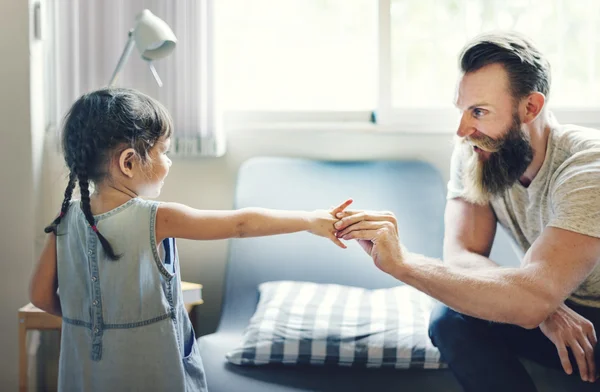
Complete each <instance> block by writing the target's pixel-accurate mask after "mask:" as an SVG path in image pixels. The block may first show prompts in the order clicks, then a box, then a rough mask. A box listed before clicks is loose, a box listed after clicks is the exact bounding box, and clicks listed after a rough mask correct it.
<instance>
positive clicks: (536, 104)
mask: <svg viewBox="0 0 600 392" xmlns="http://www.w3.org/2000/svg"><path fill="white" fill-rule="evenodd" d="M521 104H522V106H523V109H522V113H524V116H523V123H525V124H529V123H531V122H533V121H534V120H535V119H536V118H537V117H538V116H539V115H540V113H542V109H543V108H544V105H545V104H546V96H545V95H544V94H542V93H539V92H534V93H531V94H529V95H528V96H527V97H525V99H524V100H523V102H522V103H521Z"/></svg>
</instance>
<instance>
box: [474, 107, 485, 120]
mask: <svg viewBox="0 0 600 392" xmlns="http://www.w3.org/2000/svg"><path fill="white" fill-rule="evenodd" d="M484 114H485V110H483V109H479V108H475V109H473V117H475V118H479V117H481V116H483V115H484Z"/></svg>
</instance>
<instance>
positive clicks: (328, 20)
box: [215, 0, 377, 111]
mask: <svg viewBox="0 0 600 392" xmlns="http://www.w3.org/2000/svg"><path fill="white" fill-rule="evenodd" d="M215 15H216V16H215V17H216V20H215V35H216V40H217V42H216V46H215V51H216V56H217V57H216V69H217V72H218V76H217V77H218V86H219V90H220V95H221V97H222V98H223V101H222V103H223V105H224V107H225V108H226V109H228V110H244V111H247V110H250V111H255V110H258V111H295V110H299V111H321V110H331V111H335V110H371V109H372V108H373V107H375V105H376V102H377V72H376V68H377V46H376V45H374V44H373V43H374V42H376V34H377V24H376V22H377V2H376V1H373V0H352V1H348V0H252V1H248V0H219V1H217V2H215Z"/></svg>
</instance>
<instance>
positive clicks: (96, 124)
mask: <svg viewBox="0 0 600 392" xmlns="http://www.w3.org/2000/svg"><path fill="white" fill-rule="evenodd" d="M172 129H173V125H172V120H171V116H170V115H169V112H168V111H167V110H166V109H165V107H164V106H163V105H161V104H160V103H159V102H158V101H156V100H155V99H153V98H151V97H149V96H147V95H145V94H143V93H141V92H139V91H136V90H133V89H126V88H106V89H101V90H97V91H93V92H90V93H87V94H84V95H83V96H81V97H80V98H79V99H78V100H77V101H76V102H75V103H74V104H73V106H72V107H71V109H70V110H69V112H68V113H67V115H66V117H65V122H64V127H63V134H62V147H63V152H64V157H65V162H66V164H67V167H68V168H69V183H68V185H67V188H66V189H65V198H64V200H63V203H62V206H61V209H60V214H59V215H58V217H57V218H56V219H54V221H53V222H52V223H51V224H50V225H49V226H48V227H46V228H45V229H44V231H45V232H46V233H54V234H56V233H57V228H58V225H59V224H60V221H61V219H62V218H63V217H64V216H65V214H66V213H67V210H68V209H69V205H70V201H71V196H72V194H73V189H74V188H75V182H78V183H79V189H80V193H81V210H82V211H83V214H84V215H85V218H86V220H87V222H88V223H89V225H90V226H91V228H92V230H94V232H95V233H96V235H97V236H98V239H99V240H100V243H101V244H102V248H103V249H104V252H105V253H106V255H107V256H108V257H109V258H110V259H111V260H118V259H119V257H120V256H119V255H117V254H115V252H114V250H113V248H112V246H111V245H110V243H109V242H108V241H107V240H106V238H104V236H103V235H102V234H101V233H100V231H98V229H97V227H96V221H95V219H94V215H93V214H92V210H91V208H90V191H89V183H90V182H93V183H95V184H98V183H100V182H102V181H103V180H105V179H106V178H107V177H108V175H109V170H108V169H109V166H110V161H111V160H112V159H113V158H114V157H115V155H116V156H118V155H119V154H120V153H121V152H122V151H124V150H126V149H127V148H133V149H134V150H135V152H136V153H137V155H138V156H139V158H140V160H141V162H142V163H149V159H150V156H149V152H150V149H151V148H152V147H153V146H154V144H155V143H156V142H157V140H158V139H159V138H161V137H163V136H164V137H170V136H171V132H172Z"/></svg>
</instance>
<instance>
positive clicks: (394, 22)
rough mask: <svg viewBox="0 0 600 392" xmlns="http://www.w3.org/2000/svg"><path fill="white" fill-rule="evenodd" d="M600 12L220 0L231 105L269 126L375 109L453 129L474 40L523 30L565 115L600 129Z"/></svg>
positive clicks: (565, 7) (581, 2) (221, 84)
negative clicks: (465, 57) (465, 56)
mask: <svg viewBox="0 0 600 392" xmlns="http://www.w3.org/2000/svg"><path fill="white" fill-rule="evenodd" d="M599 13H600V2H598V1H596V0H578V1H570V0H569V1H568V0H353V1H348V0H254V1H251V2H248V1H245V0H220V1H219V2H217V4H216V5H215V17H216V20H215V29H216V43H215V52H216V69H217V91H218V95H219V97H220V100H219V102H220V107H222V108H223V109H224V110H226V111H228V112H232V111H233V112H234V116H233V117H235V115H238V116H239V114H240V112H245V114H246V117H245V118H254V119H255V120H256V119H259V120H260V119H263V120H265V121H269V120H272V121H282V120H283V121H285V119H288V121H305V120H308V121H314V119H315V118H317V119H319V121H321V120H323V119H326V120H328V121H348V119H349V118H350V119H361V121H365V122H367V121H369V119H371V116H370V114H371V113H374V114H375V115H374V116H373V117H372V118H373V119H375V120H376V122H378V123H381V124H396V125H398V124H399V125H402V126H405V127H410V129H412V130H416V129H421V128H423V129H424V128H436V129H437V128H438V127H440V126H444V127H446V128H451V127H452V126H453V125H454V124H455V120H456V113H455V110H454V109H452V103H453V99H454V94H455V86H456V82H457V78H458V55H459V53H460V50H461V49H462V47H463V45H464V44H465V43H466V42H467V41H468V40H469V39H471V38H472V37H474V36H475V35H477V34H478V33H481V32H484V31H490V30H495V29H514V30H516V31H520V32H523V33H525V34H526V35H528V36H529V37H530V38H531V39H533V40H534V41H535V42H536V43H537V45H538V46H539V47H540V49H541V50H542V51H543V53H544V54H545V55H546V56H547V57H548V59H549V61H550V63H551V66H552V87H551V97H550V101H549V105H550V106H551V107H552V108H553V110H554V112H555V114H557V117H558V118H559V120H561V121H563V122H565V121H569V122H570V121H571V120H573V122H579V123H586V124H598V123H600V115H599V113H597V112H599V111H598V110H595V109H597V108H598V107H599V106H600V47H599V44H600V27H598V25H597V23H595V20H594V17H595V16H596V15H598V14H599ZM248 113H250V114H254V115H255V116H254V117H252V116H250V117H248ZM282 113H284V114H283V115H282ZM316 113H318V114H316ZM573 113H575V115H574V116H571V117H569V114H571V115H572V114H573ZM273 119H275V120H273ZM311 119H313V120H311Z"/></svg>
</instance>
